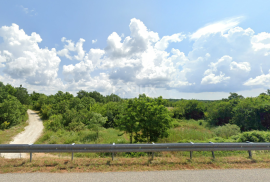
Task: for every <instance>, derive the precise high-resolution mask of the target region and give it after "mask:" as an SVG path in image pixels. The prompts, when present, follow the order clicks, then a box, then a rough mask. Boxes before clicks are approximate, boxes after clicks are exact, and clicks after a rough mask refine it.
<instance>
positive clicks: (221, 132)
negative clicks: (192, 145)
mask: <svg viewBox="0 0 270 182" xmlns="http://www.w3.org/2000/svg"><path fill="white" fill-rule="evenodd" d="M240 132H241V131H240V128H239V127H238V126H237V125H234V124H226V125H223V126H219V127H217V128H215V129H214V133H215V134H216V136H218V137H222V138H229V137H230V136H233V135H237V134H239V133H240Z"/></svg>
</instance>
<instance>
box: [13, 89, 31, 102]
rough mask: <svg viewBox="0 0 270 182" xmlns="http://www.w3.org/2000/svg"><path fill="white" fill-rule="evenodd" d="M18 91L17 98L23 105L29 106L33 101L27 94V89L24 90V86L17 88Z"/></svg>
mask: <svg viewBox="0 0 270 182" xmlns="http://www.w3.org/2000/svg"><path fill="white" fill-rule="evenodd" d="M16 90H17V91H16V94H15V96H16V97H17V99H18V100H19V101H20V102H21V103H22V104H25V105H29V104H30V102H31V100H30V97H29V94H28V92H27V89H26V88H23V87H22V85H20V87H17V88H16Z"/></svg>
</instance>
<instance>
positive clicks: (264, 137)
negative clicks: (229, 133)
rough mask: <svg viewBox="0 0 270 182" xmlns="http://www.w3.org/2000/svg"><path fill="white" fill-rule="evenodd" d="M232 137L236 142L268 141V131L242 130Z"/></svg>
mask: <svg viewBox="0 0 270 182" xmlns="http://www.w3.org/2000/svg"><path fill="white" fill-rule="evenodd" d="M232 138H234V139H235V140H236V141H237V142H246V141H249V142H270V132H265V131H249V132H243V133H241V134H239V135H237V136H234V137H232Z"/></svg>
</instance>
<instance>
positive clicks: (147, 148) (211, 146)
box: [0, 142, 270, 161]
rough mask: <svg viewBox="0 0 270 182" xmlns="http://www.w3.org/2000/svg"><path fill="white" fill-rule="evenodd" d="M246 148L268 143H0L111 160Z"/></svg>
mask: <svg viewBox="0 0 270 182" xmlns="http://www.w3.org/2000/svg"><path fill="white" fill-rule="evenodd" d="M234 150H246V151H248V153H249V157H250V158H252V153H251V150H270V143H252V142H246V143H212V142H209V143H192V142H190V143H156V144H155V143H152V144H114V143H113V144H76V145H75V144H74V143H73V144H42V145H33V144H1V145H0V153H30V161H32V153H72V158H71V159H72V160H73V153H74V152H109V153H112V160H113V157H114V153H115V152H152V158H153V157H154V152H162V151H190V158H191V159H192V152H193V151H212V156H213V158H215V155H214V151H234Z"/></svg>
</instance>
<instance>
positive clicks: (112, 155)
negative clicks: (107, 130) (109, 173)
mask: <svg viewBox="0 0 270 182" xmlns="http://www.w3.org/2000/svg"><path fill="white" fill-rule="evenodd" d="M113 145H115V143H113ZM113 158H114V152H112V161H113Z"/></svg>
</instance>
